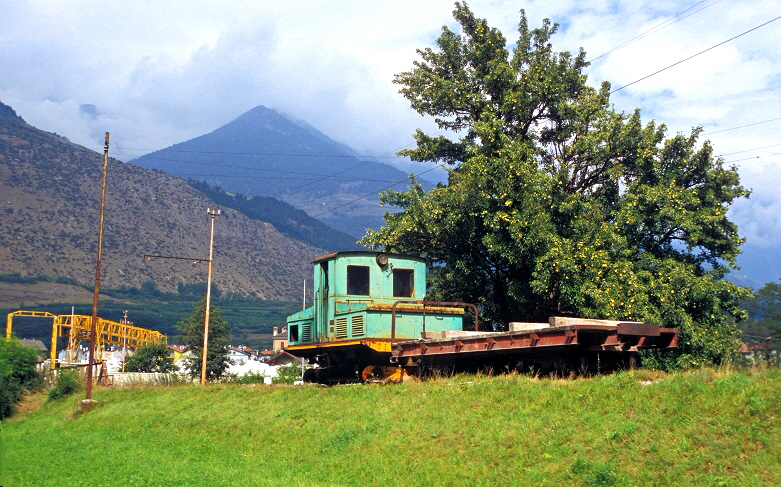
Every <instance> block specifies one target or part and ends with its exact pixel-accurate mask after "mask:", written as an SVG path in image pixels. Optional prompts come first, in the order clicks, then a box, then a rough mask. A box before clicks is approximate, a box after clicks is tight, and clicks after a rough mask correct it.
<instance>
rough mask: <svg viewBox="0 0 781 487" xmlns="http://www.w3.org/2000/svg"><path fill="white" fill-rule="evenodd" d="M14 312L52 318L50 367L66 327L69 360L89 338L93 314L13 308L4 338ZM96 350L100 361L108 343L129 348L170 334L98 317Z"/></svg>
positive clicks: (162, 340) (159, 340) (165, 341)
mask: <svg viewBox="0 0 781 487" xmlns="http://www.w3.org/2000/svg"><path fill="white" fill-rule="evenodd" d="M15 316H25V317H31V318H51V319H52V346H51V354H50V356H51V367H52V369H53V368H54V367H55V365H56V361H57V338H58V337H61V336H65V335H64V333H63V330H64V329H65V328H68V329H69V330H68V348H67V350H68V352H67V357H68V360H69V361H70V360H72V359H73V357H74V355H75V352H76V350H77V349H78V347H79V346H80V345H81V342H82V341H85V340H89V334H90V328H91V326H90V325H91V324H92V316H86V315H54V314H51V313H48V312H46V311H14V312H13V313H8V318H7V321H6V326H5V338H6V340H10V339H11V333H12V326H13V318H14V317H15ZM95 335H96V340H95V350H97V351H98V354H99V355H98V361H101V360H102V359H103V357H102V354H101V352H102V350H103V348H104V347H105V346H107V345H117V346H123V347H127V348H138V347H143V346H146V345H157V344H161V343H162V344H168V337H167V336H165V335H163V334H162V333H160V332H157V331H154V330H147V329H145V328H139V327H137V326H132V325H128V324H127V323H117V322H116V321H110V320H104V319H103V318H98V323H97V324H96V326H95Z"/></svg>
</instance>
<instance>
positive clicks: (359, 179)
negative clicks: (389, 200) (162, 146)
mask: <svg viewBox="0 0 781 487" xmlns="http://www.w3.org/2000/svg"><path fill="white" fill-rule="evenodd" d="M170 175H171V176H177V177H188V178H192V177H199V178H242V179H275V180H277V181H308V179H307V178H285V177H278V176H246V175H243V174H187V173H185V174H181V173H176V174H173V173H171V174H170ZM312 176H316V175H315V174H313V175H312ZM317 176H319V175H317ZM334 180H335V181H360V182H371V183H392V182H393V180H390V179H366V178H334Z"/></svg>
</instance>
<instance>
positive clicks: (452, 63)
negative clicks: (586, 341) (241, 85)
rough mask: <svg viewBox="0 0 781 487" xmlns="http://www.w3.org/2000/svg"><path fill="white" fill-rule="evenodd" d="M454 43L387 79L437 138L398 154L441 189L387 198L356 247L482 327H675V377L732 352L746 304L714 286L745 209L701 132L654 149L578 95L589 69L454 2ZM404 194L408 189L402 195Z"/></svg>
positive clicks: (598, 94) (655, 136) (660, 129)
mask: <svg viewBox="0 0 781 487" xmlns="http://www.w3.org/2000/svg"><path fill="white" fill-rule="evenodd" d="M454 16H455V19H456V20H457V21H458V23H459V25H460V32H454V31H451V30H450V29H448V28H447V27H444V28H443V32H442V35H441V36H440V37H439V39H438V40H437V45H438V49H436V50H433V49H430V48H426V49H424V50H419V51H418V53H419V55H420V58H421V59H420V60H418V61H416V62H415V63H414V67H413V69H412V70H410V71H407V72H403V73H401V74H398V75H397V76H396V79H395V82H396V83H398V84H399V85H401V93H402V94H403V95H404V96H405V97H406V98H407V99H408V100H410V102H411V105H412V108H413V109H415V110H416V111H418V113H420V114H421V115H424V116H431V117H434V120H435V121H436V123H437V125H438V126H439V127H440V129H442V130H443V131H445V130H446V131H450V132H451V133H453V134H455V135H454V137H453V139H451V138H448V137H446V136H444V135H437V136H432V135H428V134H426V133H424V132H422V131H420V130H418V131H417V133H416V134H415V139H416V142H417V147H416V148H414V149H410V150H405V151H402V152H401V153H400V155H404V156H408V157H410V158H411V159H412V160H416V161H427V162H439V163H443V164H445V166H446V168H447V169H448V170H449V177H448V183H447V184H446V185H440V186H439V187H438V188H435V189H433V190H431V191H430V192H428V193H426V192H425V191H423V189H422V188H421V187H420V186H414V187H413V188H412V189H411V190H409V191H408V192H396V191H388V192H385V193H383V194H382V195H381V201H382V203H384V204H388V205H391V206H396V207H400V208H402V209H403V211H401V212H399V213H395V214H390V213H389V214H386V216H385V222H386V226H384V227H383V228H381V229H380V230H379V231H376V232H374V231H369V232H368V233H367V235H366V236H365V237H364V239H363V240H362V241H361V243H362V244H364V245H366V246H368V247H370V248H374V249H378V248H383V249H385V250H386V251H392V252H407V253H412V254H416V255H420V256H422V257H425V258H426V259H427V261H428V263H429V264H430V269H431V276H432V281H431V286H432V288H431V292H430V296H431V297H433V298H435V299H441V300H447V301H450V300H463V301H471V302H474V303H476V304H478V305H479V306H480V309H481V313H482V314H483V315H484V316H485V322H486V323H488V324H490V325H492V326H494V327H496V328H501V327H504V326H506V323H508V322H510V321H547V319H548V317H549V316H551V315H576V316H581V317H587V318H606V319H622V320H639V321H646V322H651V323H658V324H661V325H664V326H673V327H678V328H679V330H680V333H681V338H682V340H681V342H682V347H681V352H682V354H681V356H680V357H679V359H678V363H679V364H680V365H689V364H694V363H700V362H709V363H716V362H719V361H721V360H722V359H723V358H724V357H725V356H727V355H728V354H729V353H731V351H732V350H734V349H735V344H736V338H735V335H736V327H735V326H734V324H729V323H731V322H732V320H731V319H728V318H737V319H742V318H744V316H745V313H744V311H743V310H742V309H741V308H740V306H739V303H738V301H739V299H741V298H744V297H747V296H748V295H749V293H748V291H746V290H744V289H742V288H740V287H738V286H736V285H734V284H732V283H730V282H727V281H724V280H722V278H723V277H724V275H725V274H726V273H727V272H728V271H729V270H730V269H732V268H735V258H736V256H737V255H738V254H739V252H740V250H739V248H740V245H741V243H742V239H741V238H740V237H739V236H738V232H737V227H736V225H735V224H734V223H732V222H731V221H730V220H729V219H728V218H727V215H726V209H727V207H728V206H729V205H730V204H731V203H732V202H733V200H734V199H735V198H739V197H744V196H747V194H748V193H747V191H746V190H745V189H744V188H743V187H741V186H740V184H739V179H738V174H737V171H736V168H735V167H729V168H725V167H724V166H723V160H721V159H719V158H716V157H714V156H713V151H712V147H711V145H710V143H709V142H708V141H704V142H700V141H699V140H698V139H699V135H700V133H701V130H700V129H699V128H696V129H694V130H692V132H691V133H690V134H688V135H685V134H677V135H675V136H672V137H667V135H666V128H665V126H664V125H661V124H660V125H657V124H656V123H654V122H650V123H647V124H645V125H643V124H642V123H641V120H640V112H639V110H636V111H634V112H633V113H630V114H626V113H619V112H616V111H614V110H613V109H612V108H611V105H610V100H609V97H610V85H609V84H608V83H603V84H602V86H601V87H600V88H599V89H595V88H592V87H590V86H588V85H587V84H586V76H585V75H584V74H583V69H584V68H585V67H587V66H588V63H587V62H586V60H585V59H586V54H585V52H584V51H583V50H582V49H581V50H580V51H579V52H578V53H577V54H576V55H572V54H570V53H569V52H555V51H554V50H553V48H552V46H551V44H550V41H551V38H552V36H553V35H554V34H555V32H556V29H557V26H556V25H555V24H551V23H550V22H549V21H548V20H545V21H544V22H543V24H542V27H540V28H536V29H530V28H529V27H528V25H527V20H526V17H525V14H524V13H523V11H522V12H521V18H520V22H519V26H518V32H519V38H518V41H517V45H516V46H515V47H514V48H513V49H512V51H511V52H509V51H508V48H507V42H506V39H505V38H504V36H503V35H502V33H501V32H499V31H498V30H497V29H495V28H491V27H489V26H488V24H487V22H486V21H485V20H484V19H479V18H476V17H475V16H474V14H473V13H472V12H471V11H470V10H469V8H468V7H467V6H466V5H465V4H462V3H456V8H455V10H454ZM413 182H414V181H413Z"/></svg>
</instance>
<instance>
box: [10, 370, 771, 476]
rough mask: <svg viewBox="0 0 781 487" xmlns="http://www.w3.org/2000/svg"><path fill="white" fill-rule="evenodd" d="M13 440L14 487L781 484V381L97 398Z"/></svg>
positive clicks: (16, 426)
mask: <svg viewBox="0 0 781 487" xmlns="http://www.w3.org/2000/svg"><path fill="white" fill-rule="evenodd" d="M82 397H83V396H81V395H80V397H78V398H69V399H66V400H64V401H61V402H55V403H48V404H45V405H44V406H43V407H41V408H40V409H39V410H37V411H35V412H29V413H22V414H20V415H19V416H17V417H16V418H14V419H12V420H11V421H9V422H6V423H5V424H4V425H3V435H4V443H5V450H6V452H5V460H6V471H5V478H4V479H3V480H4V482H2V485H4V486H11V487H17V486H18V487H21V486H50V485H51V486H54V485H56V486H95V485H123V486H157V485H160V486H169V485H177V486H196V485H197V486H201V485H203V486H221V485H226V486H227V485H231V486H233V485H252V486H255V485H275V486H277V485H302V486H325V485H389V486H395V485H408V486H427V485H448V486H450V485H459V486H460V485H551V486H554V485H555V486H559V485H582V486H592V485H593V486H597V485H598V486H609V485H616V486H632V485H639V486H650V485H660V486H662V485H665V486H666V485H704V486H738V485H740V486H769V485H781V417H779V405H780V404H781V371H779V370H778V369H772V370H759V371H750V370H749V371H745V370H743V371H724V370H721V371H713V370H701V371H695V372H684V373H675V374H671V375H666V374H663V373H658V372H649V371H638V372H628V373H620V374H616V375H611V376H606V377H600V378H594V379H578V380H550V379H535V378H529V377H525V376H517V375H511V376H502V377H494V378H487V377H474V376H457V377H454V378H449V379H438V380H431V381H428V382H424V383H406V384H401V385H395V386H381V385H369V386H345V387H332V388H319V387H271V386H227V385H214V386H208V387H203V388H201V387H197V386H181V387H175V388H170V389H165V388H157V389H149V388H131V389H113V390H112V389H104V388H97V389H95V391H94V395H93V397H94V398H95V399H96V400H98V401H99V402H100V403H101V406H100V407H98V408H97V409H96V410H94V411H92V412H89V413H86V414H82V415H78V416H74V411H75V404H76V402H77V400H78V399H81V398H82Z"/></svg>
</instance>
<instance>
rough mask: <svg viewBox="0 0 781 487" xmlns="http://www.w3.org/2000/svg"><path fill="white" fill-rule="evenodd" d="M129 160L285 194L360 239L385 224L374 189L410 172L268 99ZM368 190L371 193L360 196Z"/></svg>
mask: <svg viewBox="0 0 781 487" xmlns="http://www.w3.org/2000/svg"><path fill="white" fill-rule="evenodd" d="M129 162H130V163H132V164H135V165H138V166H141V167H145V168H149V169H158V170H161V171H164V172H166V173H168V174H174V175H182V176H183V177H188V178H193V179H195V180H199V181H205V182H207V183H209V184H210V185H212V186H214V185H216V186H219V187H221V188H223V189H225V190H227V191H230V192H233V193H240V194H243V195H246V196H249V197H253V196H273V197H275V198H279V199H282V200H284V201H287V202H288V203H290V204H292V205H293V206H295V207H296V208H300V209H302V210H304V211H306V212H307V213H309V214H310V215H312V216H315V217H317V218H318V219H320V220H321V221H323V222H325V223H326V224H328V225H329V226H331V227H333V228H336V229H338V230H340V231H342V232H345V233H348V234H350V235H352V236H353V237H355V238H356V239H357V238H360V237H362V236H363V235H364V234H365V233H366V228H369V227H371V228H379V226H380V225H381V224H382V215H384V214H385V211H386V210H387V209H386V208H382V207H380V206H379V201H378V199H377V195H376V194H373V193H375V192H377V191H379V190H381V189H384V188H386V187H388V186H390V185H392V184H394V183H398V182H406V181H407V177H408V174H406V173H404V172H402V171H400V170H398V169H396V168H394V167H393V166H390V165H388V164H383V163H381V162H377V161H374V160H368V159H364V158H360V157H359V156H358V154H357V153H356V152H355V151H353V150H352V149H350V148H349V147H346V146H344V145H342V144H339V143H337V142H335V141H333V140H331V139H330V138H328V137H327V136H325V135H324V134H322V133H321V132H319V131H317V130H316V129H314V128H313V127H311V126H309V125H307V124H305V123H303V122H300V121H293V120H291V119H289V118H287V117H285V116H284V115H281V114H280V113H278V112H276V111H274V110H272V109H269V108H266V107H264V106H258V107H255V108H253V109H252V110H250V111H248V112H246V113H244V114H243V115H241V116H239V117H238V118H236V119H235V120H233V121H232V122H230V123H228V124H226V125H224V126H222V127H219V128H218V129H216V130H214V131H213V132H211V133H208V134H205V135H202V136H200V137H196V138H194V139H191V140H188V141H185V142H181V143H178V144H174V145H173V146H171V147H167V148H165V149H161V150H159V151H155V152H151V153H149V154H146V155H144V156H142V157H139V158H137V159H133V160H131V161H129ZM421 183H423V184H424V185H427V186H430V183H427V182H426V181H425V180H421ZM404 187H405V184H399V185H397V186H395V189H403V188H404ZM365 195H371V196H369V197H367V198H365V199H358V198H360V197H362V196H365ZM356 200H357V201H356ZM341 205H345V206H341ZM337 207H339V208H337ZM334 208H337V209H335V210H334V211H327V212H326V210H332V209H334Z"/></svg>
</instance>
